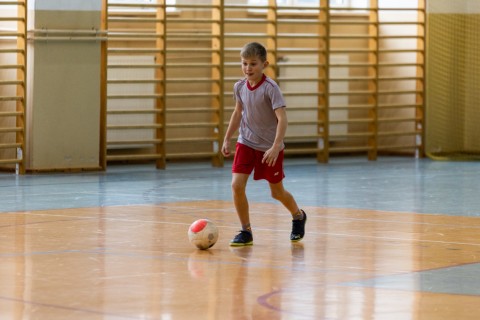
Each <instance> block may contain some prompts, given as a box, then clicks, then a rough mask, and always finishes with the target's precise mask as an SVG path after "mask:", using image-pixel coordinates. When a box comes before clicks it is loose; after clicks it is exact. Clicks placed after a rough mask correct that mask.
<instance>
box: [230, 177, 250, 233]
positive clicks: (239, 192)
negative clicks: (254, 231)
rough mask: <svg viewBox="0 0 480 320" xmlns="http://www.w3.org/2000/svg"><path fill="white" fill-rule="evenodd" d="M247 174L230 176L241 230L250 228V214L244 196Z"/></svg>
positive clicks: (245, 196)
mask: <svg viewBox="0 0 480 320" xmlns="http://www.w3.org/2000/svg"><path fill="white" fill-rule="evenodd" d="M248 177H249V175H248V174H244V173H233V174H232V195H233V203H234V205H235V209H236V210H237V215H238V218H239V219H240V223H241V224H242V229H244V228H250V213H249V207H248V199H247V194H246V191H245V190H246V188H247V181H248Z"/></svg>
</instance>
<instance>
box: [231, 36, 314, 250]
mask: <svg viewBox="0 0 480 320" xmlns="http://www.w3.org/2000/svg"><path fill="white" fill-rule="evenodd" d="M240 57H241V59H242V60H241V61H242V71H243V74H244V75H245V78H244V79H242V80H240V81H238V82H237V83H235V85H234V99H235V102H236V103H235V109H234V111H233V113H232V116H231V118H230V123H229V125H228V129H227V132H226V133H225V138H224V140H223V146H222V154H223V155H224V156H225V157H228V156H230V147H229V146H230V139H231V137H232V135H233V133H234V132H235V131H236V130H237V129H238V130H239V136H238V141H237V145H236V152H235V158H234V160H233V165H232V194H233V202H234V204H235V209H236V210H237V215H238V218H239V219H240V223H241V224H242V230H241V231H240V233H239V234H238V235H236V236H235V238H233V240H231V241H230V245H231V246H248V245H252V244H253V235H252V228H251V226H250V214H249V208H248V200H247V197H246V193H245V189H246V186H247V180H248V177H249V176H250V174H251V173H252V171H255V172H254V176H253V178H254V179H255V180H260V179H265V180H267V181H268V182H269V186H270V191H271V195H272V197H273V198H274V199H276V200H278V201H280V202H281V203H282V204H283V205H284V206H285V207H286V208H287V209H288V210H289V211H290V213H291V214H292V218H293V221H292V232H291V234H290V240H291V241H293V242H296V241H300V240H302V239H303V236H304V235H305V223H306V221H307V215H306V214H305V212H304V211H303V210H301V209H299V207H298V206H297V203H296V201H295V199H294V198H293V196H292V195H291V194H290V193H289V192H288V191H287V190H285V189H284V187H283V183H282V180H283V178H284V177H285V175H284V173H283V149H284V147H285V145H284V143H283V138H284V136H285V132H286V130H287V115H286V112H285V107H286V105H285V101H284V99H283V95H282V93H281V91H280V88H279V87H278V85H277V84H276V83H275V82H274V81H273V80H272V79H270V78H269V77H267V76H265V75H264V74H263V70H264V69H265V68H266V67H267V66H268V61H267V51H266V49H265V47H263V46H262V45H261V44H259V43H256V42H252V43H248V44H246V45H245V46H244V47H243V48H242V50H241V52H240Z"/></svg>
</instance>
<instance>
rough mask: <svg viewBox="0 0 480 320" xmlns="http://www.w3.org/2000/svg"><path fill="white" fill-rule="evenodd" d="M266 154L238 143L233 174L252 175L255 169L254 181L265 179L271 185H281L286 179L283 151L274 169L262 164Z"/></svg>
mask: <svg viewBox="0 0 480 320" xmlns="http://www.w3.org/2000/svg"><path fill="white" fill-rule="evenodd" d="M264 153H265V152H263V151H258V150H255V149H253V148H250V147H248V146H246V145H244V144H241V143H237V147H236V151H235V158H234V159H233V165H232V172H233V173H245V174H251V173H252V171H253V169H255V172H254V174H253V179H255V180H260V179H265V180H267V181H268V182H270V183H279V182H280V181H282V180H283V178H285V174H284V172H283V150H282V151H280V153H279V154H278V158H277V162H275V165H274V166H273V167H269V166H268V165H267V164H266V163H262V158H263V154H264Z"/></svg>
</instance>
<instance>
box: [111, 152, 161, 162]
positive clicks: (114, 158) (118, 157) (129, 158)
mask: <svg viewBox="0 0 480 320" xmlns="http://www.w3.org/2000/svg"><path fill="white" fill-rule="evenodd" d="M158 159H164V156H163V155H162V154H151V153H147V154H125V155H107V160H108V161H144V160H158Z"/></svg>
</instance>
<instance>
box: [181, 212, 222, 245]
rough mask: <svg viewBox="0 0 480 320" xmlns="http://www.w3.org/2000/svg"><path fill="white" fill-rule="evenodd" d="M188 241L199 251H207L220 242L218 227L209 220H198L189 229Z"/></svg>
mask: <svg viewBox="0 0 480 320" xmlns="http://www.w3.org/2000/svg"><path fill="white" fill-rule="evenodd" d="M188 239H189V240H190V242H191V243H192V244H193V245H194V246H196V247H197V248H198V249H202V250H207V249H208V248H211V247H213V245H214V244H215V243H216V242H217V240H218V229H217V226H216V225H215V224H214V223H213V222H212V221H210V220H208V219H198V220H197V221H195V222H194V223H192V224H191V225H190V228H188Z"/></svg>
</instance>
